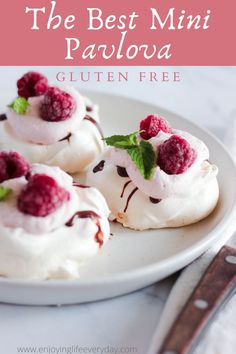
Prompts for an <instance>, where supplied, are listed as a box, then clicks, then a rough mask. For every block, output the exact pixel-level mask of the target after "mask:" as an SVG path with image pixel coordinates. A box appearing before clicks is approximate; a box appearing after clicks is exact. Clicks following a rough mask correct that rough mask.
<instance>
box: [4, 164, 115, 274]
mask: <svg viewBox="0 0 236 354" xmlns="http://www.w3.org/2000/svg"><path fill="white" fill-rule="evenodd" d="M35 173H45V174H47V175H49V176H51V177H53V178H54V179H55V180H56V181H57V183H58V184H59V185H60V186H61V187H63V188H65V189H66V190H68V191H69V193H70V197H71V198H70V200H69V201H68V202H65V203H64V204H63V205H62V206H60V207H59V208H58V209H57V210H55V211H54V212H53V213H51V214H49V215H47V216H46V217H34V216H30V215H26V214H23V213H21V212H20V211H19V210H18V209H17V207H16V198H17V195H18V194H19V192H20V190H21V189H22V188H23V187H24V186H25V184H26V183H27V181H26V179H25V178H24V177H20V178H16V179H12V180H8V181H5V182H4V183H3V184H2V185H3V186H5V187H9V188H12V192H11V194H10V195H9V197H8V198H7V200H6V201H2V202H0V275H2V276H7V277H14V278H28V279H49V278H78V277H79V268H80V266H81V264H82V263H84V262H85V261H87V260H88V259H89V258H91V257H93V256H95V255H96V253H97V252H98V250H99V248H100V247H101V245H102V244H104V243H106V242H107V240H108V239H109V232H110V231H109V223H108V220H107V217H108V214H109V210H108V207H107V204H106V201H105V199H104V198H103V196H102V195H101V193H100V192H99V191H98V190H96V189H95V188H92V187H91V188H90V187H89V188H82V187H80V186H73V185H72V178H71V177H70V176H68V175H67V174H66V173H64V172H63V171H61V170H60V169H59V168H57V167H48V166H43V165H39V164H36V165H33V166H32V174H35ZM78 212H79V213H80V214H82V215H81V217H80V215H77V214H78ZM76 215H77V216H78V217H77V216H76ZM66 224H67V225H66Z"/></svg>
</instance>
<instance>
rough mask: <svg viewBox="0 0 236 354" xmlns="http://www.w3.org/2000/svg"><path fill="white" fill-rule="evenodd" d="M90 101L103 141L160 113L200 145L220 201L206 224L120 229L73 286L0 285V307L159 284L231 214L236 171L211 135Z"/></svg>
mask: <svg viewBox="0 0 236 354" xmlns="http://www.w3.org/2000/svg"><path fill="white" fill-rule="evenodd" d="M89 96H90V97H91V98H92V99H93V100H94V101H95V102H98V103H99V104H100V107H101V119H102V123H103V128H104V132H105V134H106V135H109V134H114V133H121V134H123V133H129V132H132V131H136V130H137V126H138V122H139V121H140V119H142V118H143V117H144V116H145V115H147V114H150V113H155V112H158V113H159V114H161V115H163V116H165V117H166V118H167V119H168V120H169V121H170V122H171V124H172V125H173V127H178V128H180V129H183V130H186V131H189V132H191V133H192V134H194V135H196V136H197V137H199V138H200V139H202V140H203V141H204V142H205V143H206V144H207V145H208V147H209V149H210V158H211V161H213V162H214V163H215V164H216V165H218V167H219V170H220V173H219V178H218V180H219V184H220V201H219V204H218V207H217V208H216V210H215V211H214V213H213V214H212V215H210V216H209V217H208V218H207V219H205V220H203V221H201V222H199V223H197V224H194V225H190V226H187V227H183V228H176V229H165V230H153V231H144V232H135V231H131V230H129V229H124V228H123V227H121V226H120V225H118V224H114V225H112V226H111V228H112V231H111V232H112V233H113V234H114V236H113V237H112V239H111V241H110V242H108V244H107V245H106V246H105V247H104V248H103V249H102V251H101V252H100V253H99V254H98V256H97V257H95V258H94V259H93V260H92V261H90V262H89V263H88V264H87V265H85V266H84V267H83V268H82V269H81V278H80V279H79V280H76V281H71V280H70V281H64V280H63V281H62V280H57V281H20V280H13V279H0V301H2V302H8V303H18V304H29V305H31V304H33V305H41V304H43V305H53V304H54V305H56V304H71V303H79V302H86V301H94V300H100V299H106V298H109V297H113V296H118V295H122V294H126V293H128V292H131V291H134V290H137V289H140V288H142V287H145V286H147V285H149V284H151V283H154V282H156V281H158V280H161V279H163V278H165V277H167V276H168V275H170V274H172V273H174V272H175V271H177V270H179V269H181V268H182V267H184V266H186V265H187V264H188V263H190V262H192V261H193V260H194V259H195V258H197V257H198V256H199V255H201V254H202V253H203V252H204V251H206V250H207V249H208V248H209V247H210V246H211V245H212V244H213V243H214V242H216V241H217V239H219V238H220V237H226V234H225V232H226V231H225V230H226V228H227V226H228V225H229V224H230V223H231V220H232V219H233V217H234V212H235V209H236V207H235V200H236V182H235V180H236V178H235V177H236V170H235V167H234V164H233V162H232V160H231V158H230V156H229V155H228V153H227V152H226V150H225V149H224V147H223V146H222V145H221V144H220V142H219V141H217V140H216V139H215V138H214V137H213V136H212V135H211V134H209V133H208V132H206V131H205V130H203V129H202V128H200V127H198V126H196V125H195V124H193V123H191V122H190V121H187V120H185V119H183V118H181V117H179V116H177V115H175V114H173V113H170V112H167V111H165V110H163V109H161V108H159V107H156V106H153V105H150V104H147V103H143V102H140V101H135V100H132V99H128V98H123V97H118V96H112V95H107V94H100V93H90V94H89Z"/></svg>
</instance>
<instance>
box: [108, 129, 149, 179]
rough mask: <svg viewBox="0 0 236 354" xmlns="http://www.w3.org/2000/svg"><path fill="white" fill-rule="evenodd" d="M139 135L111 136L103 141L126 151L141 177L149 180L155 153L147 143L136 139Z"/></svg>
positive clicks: (136, 133)
mask: <svg viewBox="0 0 236 354" xmlns="http://www.w3.org/2000/svg"><path fill="white" fill-rule="evenodd" d="M139 133H140V132H135V133H132V134H129V135H113V136H110V137H108V138H104V140H105V141H106V143H107V145H109V146H114V147H116V148H118V149H125V150H127V152H128V154H129V156H130V157H131V159H132V161H133V162H134V163H135V165H136V166H137V168H138V169H139V171H140V173H141V175H142V176H143V177H144V178H145V179H148V180H149V179H151V178H152V176H153V173H154V169H155V159H156V157H155V152H154V150H153V147H152V144H150V143H149V142H148V141H146V140H138V139H137V135H138V134H139Z"/></svg>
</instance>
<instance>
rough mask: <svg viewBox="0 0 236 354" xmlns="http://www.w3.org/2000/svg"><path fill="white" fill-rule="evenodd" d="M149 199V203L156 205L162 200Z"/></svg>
mask: <svg viewBox="0 0 236 354" xmlns="http://www.w3.org/2000/svg"><path fill="white" fill-rule="evenodd" d="M149 199H150V202H151V203H153V204H158V203H160V202H161V201H162V199H156V198H152V197H149Z"/></svg>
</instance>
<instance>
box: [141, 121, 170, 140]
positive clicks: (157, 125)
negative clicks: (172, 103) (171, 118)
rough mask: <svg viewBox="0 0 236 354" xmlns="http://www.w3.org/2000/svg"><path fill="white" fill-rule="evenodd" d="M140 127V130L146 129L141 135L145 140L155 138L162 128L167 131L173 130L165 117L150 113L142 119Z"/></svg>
mask: <svg viewBox="0 0 236 354" xmlns="http://www.w3.org/2000/svg"><path fill="white" fill-rule="evenodd" d="M139 127H140V130H144V131H143V132H141V133H140V135H141V137H142V138H143V139H145V140H149V139H151V138H153V137H154V136H156V135H157V134H158V133H159V131H160V130H162V131H163V132H165V133H171V131H172V129H171V126H170V124H169V123H168V122H167V121H166V120H165V119H164V118H162V117H160V116H155V115H149V116H147V117H146V118H144V119H143V120H141V122H140V126H139Z"/></svg>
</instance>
